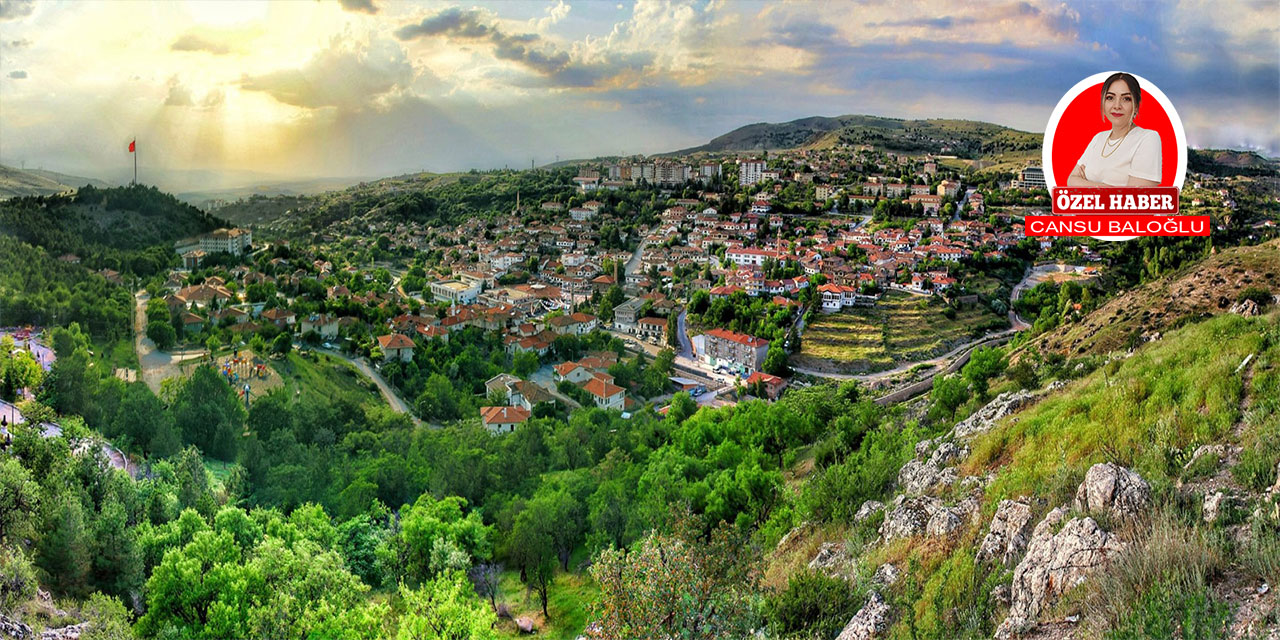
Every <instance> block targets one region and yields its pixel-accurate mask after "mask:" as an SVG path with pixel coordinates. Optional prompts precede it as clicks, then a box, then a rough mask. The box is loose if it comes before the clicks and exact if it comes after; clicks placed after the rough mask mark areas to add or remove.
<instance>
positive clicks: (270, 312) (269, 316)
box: [262, 307, 297, 329]
mask: <svg viewBox="0 0 1280 640" xmlns="http://www.w3.org/2000/svg"><path fill="white" fill-rule="evenodd" d="M262 319H264V320H266V321H267V322H270V323H271V324H274V325H276V326H277V327H280V328H282V329H283V328H285V327H288V326H291V325H292V324H293V323H294V322H295V321H296V320H297V316H296V315H295V314H294V313H293V312H292V311H290V310H288V309H281V308H278V307H277V308H275V309H267V310H266V311H263V312H262Z"/></svg>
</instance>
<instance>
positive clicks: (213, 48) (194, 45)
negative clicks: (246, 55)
mask: <svg viewBox="0 0 1280 640" xmlns="http://www.w3.org/2000/svg"><path fill="white" fill-rule="evenodd" d="M169 49H170V50H171V51H204V52H206V53H212V54H213V55H215V56H220V55H226V54H228V53H231V47H229V46H227V45H226V44H224V43H221V42H215V41H213V40H211V39H209V38H206V37H205V36H202V35H200V34H198V33H194V32H190V31H188V32H187V33H184V34H182V35H180V36H178V39H177V40H174V41H173V44H171V45H169Z"/></svg>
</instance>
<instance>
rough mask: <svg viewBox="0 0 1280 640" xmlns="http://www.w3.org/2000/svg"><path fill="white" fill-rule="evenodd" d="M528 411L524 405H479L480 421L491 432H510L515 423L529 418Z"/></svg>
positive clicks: (520, 422)
mask: <svg viewBox="0 0 1280 640" xmlns="http://www.w3.org/2000/svg"><path fill="white" fill-rule="evenodd" d="M529 416H530V412H529V410H528V409H525V408H524V407H481V408H480V422H481V423H483V424H484V426H485V428H486V429H488V430H489V431H490V432H491V433H495V434H496V433H511V432H512V431H515V430H516V425H520V424H524V423H525V422H526V421H528V420H529Z"/></svg>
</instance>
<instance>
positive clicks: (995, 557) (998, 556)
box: [977, 500, 1032, 567]
mask: <svg viewBox="0 0 1280 640" xmlns="http://www.w3.org/2000/svg"><path fill="white" fill-rule="evenodd" d="M1031 529H1032V526H1031V505H1030V504H1028V503H1027V502H1026V501H1025V500H1001V501H1000V504H999V506H997V507H996V513H995V515H994V516H992V517H991V528H990V530H989V531H988V532H987V536H986V537H985V538H983V539H982V544H981V545H979V547H978V556H977V559H978V561H979V562H999V563H1001V564H1003V565H1005V566H1006V567H1007V566H1012V565H1013V564H1014V563H1016V562H1017V561H1018V559H1019V558H1020V557H1022V552H1023V551H1024V550H1026V548H1027V542H1028V541H1030V539H1031Z"/></svg>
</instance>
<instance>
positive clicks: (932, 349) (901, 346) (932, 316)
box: [792, 292, 1000, 373]
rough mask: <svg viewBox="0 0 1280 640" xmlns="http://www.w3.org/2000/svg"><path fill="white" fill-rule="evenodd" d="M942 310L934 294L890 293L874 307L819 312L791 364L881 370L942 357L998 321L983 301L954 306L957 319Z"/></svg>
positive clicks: (807, 366) (848, 369) (808, 366)
mask: <svg viewBox="0 0 1280 640" xmlns="http://www.w3.org/2000/svg"><path fill="white" fill-rule="evenodd" d="M945 309H946V305H944V304H943V302H942V301H941V300H940V299H938V298H935V297H923V296H912V295H908V294H905V293H899V292H890V293H888V294H886V295H885V296H884V297H883V298H882V299H881V301H880V302H879V303H878V304H877V305H876V306H875V307H870V308H857V309H853V310H850V311H843V312H840V313H831V314H821V315H818V316H817V317H815V318H814V321H813V323H812V324H810V325H808V326H807V327H806V328H805V330H804V335H803V337H802V338H801V341H800V353H798V354H795V355H794V356H792V362H793V363H794V364H795V365H796V366H799V367H806V368H811V369H817V370H820V371H831V372H837V373H843V372H852V371H880V370H883V369H889V368H892V367H894V366H897V365H899V364H902V363H904V362H913V361H916V360H926V359H929V358H933V357H936V356H939V355H942V354H943V353H946V352H947V351H949V350H951V349H952V348H954V347H955V346H957V345H959V344H960V343H962V342H965V341H967V340H968V339H970V338H972V337H976V335H978V334H980V333H982V332H983V330H982V329H981V328H980V327H981V326H982V325H985V324H987V323H992V322H998V321H999V320H1000V318H999V317H998V316H996V315H995V313H993V312H992V311H991V310H990V308H988V307H986V306H985V305H980V304H979V305H974V306H971V307H968V308H962V309H960V310H957V311H956V318H955V320H950V319H948V318H947V317H946V316H944V315H943V311H944V310H945Z"/></svg>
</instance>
